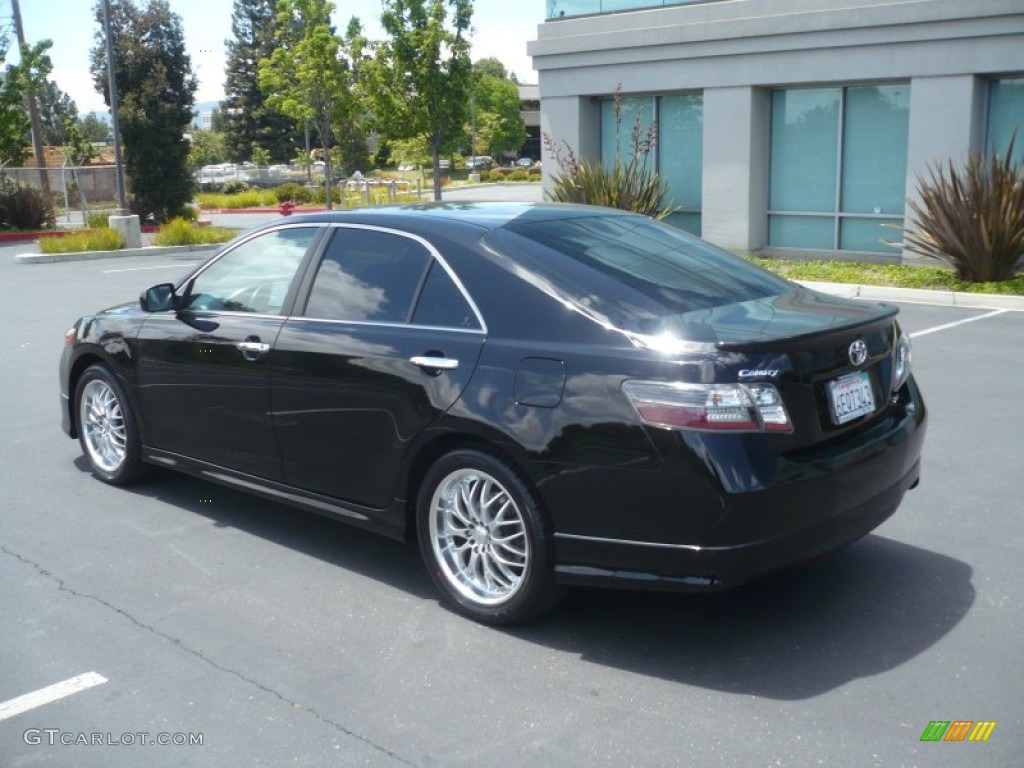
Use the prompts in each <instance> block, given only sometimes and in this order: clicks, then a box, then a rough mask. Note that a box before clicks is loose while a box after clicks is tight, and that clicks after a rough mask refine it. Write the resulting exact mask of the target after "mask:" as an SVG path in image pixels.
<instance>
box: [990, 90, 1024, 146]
mask: <svg viewBox="0 0 1024 768" xmlns="http://www.w3.org/2000/svg"><path fill="white" fill-rule="evenodd" d="M1014 131H1016V132H1017V141H1016V143H1015V144H1014V146H1013V159H1014V160H1015V161H1017V162H1018V163H1019V162H1022V161H1024V77H1017V78H1006V79H1003V80H993V81H992V84H991V86H990V87H989V102H988V150H989V152H991V153H992V154H1001V153H1003V152H1005V151H1006V148H1007V147H1009V146H1010V139H1011V137H1012V136H1013V134H1014Z"/></svg>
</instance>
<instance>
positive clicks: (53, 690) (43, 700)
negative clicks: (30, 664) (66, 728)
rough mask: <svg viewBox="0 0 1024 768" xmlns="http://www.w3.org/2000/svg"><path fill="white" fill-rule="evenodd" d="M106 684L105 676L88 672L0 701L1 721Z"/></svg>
mask: <svg viewBox="0 0 1024 768" xmlns="http://www.w3.org/2000/svg"><path fill="white" fill-rule="evenodd" d="M105 682H107V678H105V677H104V676H103V675H100V674H98V673H96V672H86V673H85V674H84V675H78V676H77V677H72V678H69V679H67V680H63V681H61V682H59V683H54V684H53V685H48V686H46V687H45V688H40V689H39V690H38V691H32V693H26V694H25V695H24V696H17V697H15V698H13V699H8V700H7V701H0V720H6V719H7V718H9V717H14V716H15V715H20V714H21V713H22V712H28V711H29V710H30V709H35V708H36V707H41V706H43V705H44V704H50V703H52V702H54V701H58V700H60V699H63V698H65V697H67V696H71V695H72V694H75V693H79V692H80V691H84V690H87V689H88V688H92V687H93V686H96V685H102V684H103V683H105Z"/></svg>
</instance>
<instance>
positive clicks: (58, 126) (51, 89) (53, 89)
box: [36, 80, 78, 146]
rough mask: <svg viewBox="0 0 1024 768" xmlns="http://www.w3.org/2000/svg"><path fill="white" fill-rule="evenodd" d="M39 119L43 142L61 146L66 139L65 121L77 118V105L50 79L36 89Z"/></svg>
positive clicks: (72, 120)
mask: <svg viewBox="0 0 1024 768" xmlns="http://www.w3.org/2000/svg"><path fill="white" fill-rule="evenodd" d="M36 101H37V102H38V104H39V119H40V121H41V123H42V126H43V143H44V144H49V145H50V146H63V145H64V144H65V143H66V141H67V129H66V125H67V123H68V122H69V121H70V122H74V121H75V120H77V119H78V107H77V106H75V102H74V100H73V99H72V98H71V97H70V96H68V94H66V93H64V91H62V90H61V89H60V87H59V86H58V85H57V84H56V83H55V82H53V81H52V80H47V81H46V82H45V83H43V84H42V86H41V87H40V88H39V90H37V91H36Z"/></svg>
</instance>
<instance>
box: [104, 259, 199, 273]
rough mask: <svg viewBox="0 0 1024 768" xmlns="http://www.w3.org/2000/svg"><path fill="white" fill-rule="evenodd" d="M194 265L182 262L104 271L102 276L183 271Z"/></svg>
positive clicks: (189, 262)
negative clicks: (151, 270) (119, 273)
mask: <svg viewBox="0 0 1024 768" xmlns="http://www.w3.org/2000/svg"><path fill="white" fill-rule="evenodd" d="M193 264H195V262H194V261H183V262H181V263H180V264H161V265H160V266H159V267H126V268H125V269H104V270H103V272H102V274H104V275H109V274H111V273H112V272H143V271H145V270H147V269H171V268H175V269H184V268H185V267H190V266H192V265H193Z"/></svg>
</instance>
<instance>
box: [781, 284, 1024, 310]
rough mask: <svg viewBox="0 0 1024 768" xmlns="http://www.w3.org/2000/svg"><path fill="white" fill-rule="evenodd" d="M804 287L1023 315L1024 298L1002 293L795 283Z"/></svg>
mask: <svg viewBox="0 0 1024 768" xmlns="http://www.w3.org/2000/svg"><path fill="white" fill-rule="evenodd" d="M793 282H796V283H799V284H800V285H802V286H805V287H807V288H811V289H813V290H815V291H821V292H822V293H828V294H832V295H833V296H843V297H845V298H847V299H870V300H872V301H905V302H908V303H911V304H932V305H935V306H942V307H964V308H965V309H1007V310H1012V311H1016V312H1024V296H1013V295H1009V294H1003V293H964V292H962V291H930V290H925V289H923V288H892V287H889V286H885V285H855V284H853V283H816V282H811V281H809V280H794V281H793Z"/></svg>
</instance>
